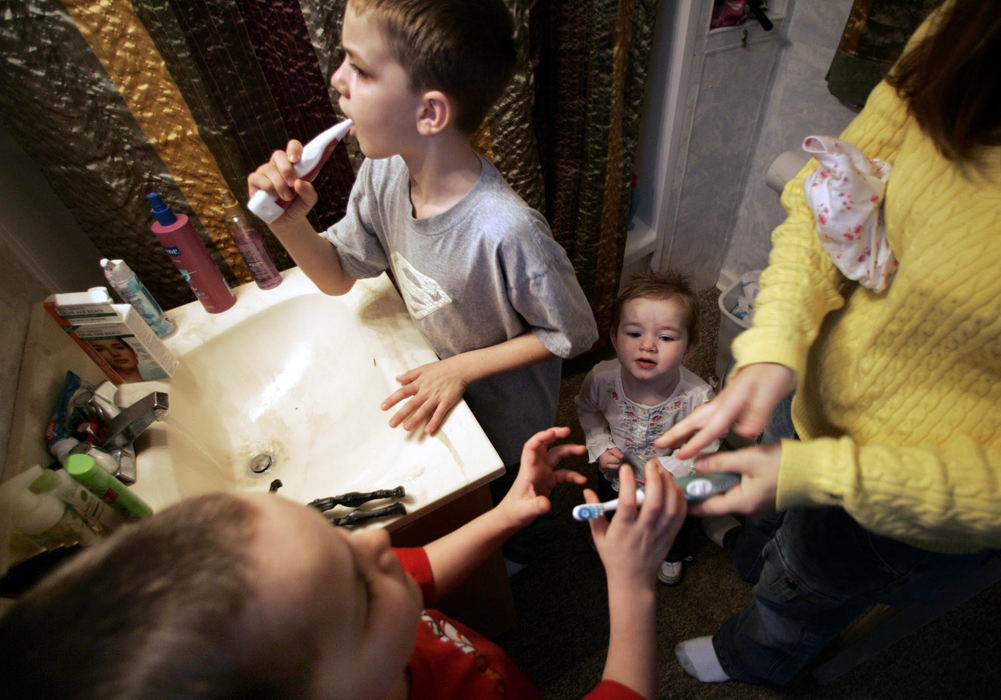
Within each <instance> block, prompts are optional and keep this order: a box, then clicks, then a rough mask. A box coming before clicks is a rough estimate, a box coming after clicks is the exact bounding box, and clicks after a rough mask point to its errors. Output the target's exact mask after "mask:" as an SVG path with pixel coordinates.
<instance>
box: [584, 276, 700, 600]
mask: <svg viewBox="0 0 1001 700" xmlns="http://www.w3.org/2000/svg"><path fill="white" fill-rule="evenodd" d="M610 334H611V340H612V346H613V347H614V348H615V355H616V357H615V359H613V360H605V361H604V362H599V363H598V364H597V365H595V366H594V367H593V368H592V369H591V371H590V372H588V374H587V376H586V377H584V382H583V384H582V385H581V388H580V392H579V393H578V395H577V397H576V399H575V402H576V405H577V416H578V418H579V420H580V424H581V427H582V428H583V430H584V437H585V440H586V442H587V451H588V457H589V458H590V459H591V460H592V461H597V462H598V471H599V475H600V477H599V479H598V490H599V491H598V492H599V495H600V496H601V497H602V499H603V500H606V499H607V498H614V492H615V491H617V490H618V476H617V474H618V470H619V468H620V467H621V466H622V464H623V460H624V457H625V456H626V455H627V454H628V455H629V457H631V458H632V459H633V460H634V461H635V462H636V469H637V470H638V472H639V473H638V474H637V476H638V478H639V479H640V480H641V481H642V480H645V478H646V476H648V475H649V471H645V470H644V468H643V465H646V464H647V463H648V461H649V460H651V459H654V460H657V461H658V462H659V463H660V465H661V466H662V467H663V468H664V469H667V470H668V471H669V472H671V474H672V475H674V476H675V477H679V476H688V475H690V474H693V473H694V467H693V466H692V465H693V462H694V460H693V459H686V460H679V459H677V458H675V457H673V456H672V455H671V452H670V450H663V449H658V448H656V447H654V445H653V441H654V440H655V439H656V438H658V437H660V436H661V435H662V434H663V433H664V431H665V430H667V429H668V428H669V427H671V426H672V425H674V424H675V423H677V422H678V421H680V420H681V419H682V418H684V417H685V416H687V415H688V414H689V413H691V412H692V411H693V410H694V409H695V408H696V407H698V406H701V405H702V404H704V403H706V402H707V401H709V399H711V398H712V396H713V390H712V388H711V387H710V386H709V385H708V384H706V383H705V382H704V381H702V380H701V379H699V377H697V376H696V375H695V374H694V373H692V372H691V371H690V370H688V369H686V368H685V367H683V366H682V365H681V363H682V361H683V360H684V359H685V358H686V357H688V356H689V355H690V354H691V353H692V351H693V350H694V348H695V345H696V343H697V342H698V297H697V296H696V295H695V293H694V292H693V291H692V289H691V287H690V286H689V284H688V282H687V280H686V279H685V278H684V277H682V276H680V275H675V274H664V275H653V274H646V275H639V276H637V277H635V278H633V279H632V280H630V281H629V282H627V283H626V284H625V285H624V286H623V287H622V289H621V291H620V292H619V295H618V298H617V299H616V301H615V306H614V307H613V309H612V324H611V329H610ZM718 447H719V442H718V441H717V442H715V443H713V444H712V445H711V447H710V450H716V449H717V448H718ZM686 529H687V530H690V527H687V528H686ZM688 534H689V533H687V532H686V533H684V535H683V536H681V537H678V538H677V540H676V541H675V544H674V547H672V549H671V551H670V553H669V554H668V556H667V559H665V560H664V562H663V564H661V566H660V571H659V572H658V574H657V578H658V579H659V580H660V581H661V582H662V583H665V584H668V585H674V584H676V583H678V582H679V581H680V580H681V576H682V573H683V564H682V562H683V560H684V558H685V557H687V556H689V555H690V551H689V547H688V546H687V545H686V543H685V540H686V539H687V537H686V535H688Z"/></svg>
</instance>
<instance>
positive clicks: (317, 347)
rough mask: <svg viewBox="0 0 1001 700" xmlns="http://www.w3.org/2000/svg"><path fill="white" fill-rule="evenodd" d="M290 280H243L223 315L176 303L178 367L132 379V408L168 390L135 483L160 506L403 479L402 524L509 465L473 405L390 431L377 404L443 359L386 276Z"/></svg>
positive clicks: (388, 484)
mask: <svg viewBox="0 0 1001 700" xmlns="http://www.w3.org/2000/svg"><path fill="white" fill-rule="evenodd" d="M284 278H285V279H284V282H283V283H282V284H281V285H280V286H278V287H277V288H275V289H272V290H261V289H258V288H257V286H256V285H255V284H253V283H251V284H247V285H243V286H241V287H239V288H238V289H236V290H234V291H235V293H236V295H237V303H236V305H234V306H233V307H232V308H231V309H229V310H228V311H225V312H223V313H221V314H214V315H211V314H207V313H206V312H205V311H204V310H203V309H202V307H201V305H200V304H199V303H198V302H192V303H191V304H187V305H185V306H182V307H179V308H177V309H174V310H172V311H170V312H169V315H170V316H171V317H172V318H173V319H174V320H175V322H176V323H177V325H178V328H179V330H178V332H177V334H176V335H175V336H174V337H172V338H168V339H167V340H166V341H165V342H166V344H167V346H168V348H170V350H171V351H173V352H174V353H175V354H176V355H177V356H178V359H179V360H180V364H179V368H178V371H177V372H176V374H175V375H174V376H173V377H172V378H171V380H170V381H168V382H143V383H140V384H132V385H124V386H123V387H122V388H121V390H120V393H119V402H120V403H123V404H128V403H130V402H132V401H134V400H136V399H138V398H141V397H142V396H144V395H145V394H147V393H149V391H151V390H153V389H159V390H163V391H166V392H167V393H168V394H169V403H170V408H169V411H168V417H167V419H166V421H163V422H159V423H155V424H153V426H151V427H150V428H149V429H148V430H147V431H146V433H144V434H143V435H142V436H141V437H140V439H139V440H138V441H137V447H138V449H139V452H138V457H137V471H138V481H137V482H136V484H135V485H134V486H132V489H133V490H134V491H135V492H136V493H137V494H138V495H139V496H140V497H142V498H143V499H144V500H146V501H147V502H148V503H149V504H150V505H151V506H152V507H153V508H154V510H156V509H159V508H162V507H164V506H166V505H168V504H170V503H173V502H175V501H177V500H179V499H180V498H183V497H185V496H191V495H195V494H199V493H203V492H207V491H216V490H223V491H266V490H268V487H269V485H270V484H271V482H272V481H273V480H274V479H280V480H281V482H282V486H281V489H280V491H279V492H280V493H281V494H282V495H284V496H286V497H288V498H292V499H294V500H297V501H300V502H304V503H305V502H308V501H311V500H313V499H315V498H321V497H326V496H333V495H336V494H340V493H344V492H348V491H371V490H374V489H380V488H393V487H396V486H401V485H402V486H403V487H404V488H405V489H406V492H407V494H408V495H407V498H406V499H405V501H404V503H405V505H406V507H407V511H408V514H407V515H406V516H403V517H401V518H397V519H395V520H393V521H388V522H383V523H381V524H385V525H387V526H388V527H390V528H391V529H395V528H397V527H399V526H401V525H403V524H405V523H408V522H410V521H412V520H414V519H416V518H417V517H420V515H422V514H423V513H425V512H427V511H428V510H431V509H434V508H436V507H438V506H440V505H442V504H444V503H445V502H447V501H449V500H451V499H452V498H455V497H458V496H460V495H462V494H464V493H467V492H469V491H471V490H473V489H475V488H478V487H479V486H481V485H483V484H485V483H487V482H488V481H490V480H491V479H493V478H495V477H496V476H497V475H499V474H500V473H501V471H502V464H501V460H500V458H499V457H498V456H497V453H496V452H495V451H494V449H493V447H492V446H491V445H490V442H489V441H488V440H487V438H486V436H485V435H484V434H483V431H482V430H481V429H480V426H479V425H478V424H477V422H476V420H475V419H474V418H473V416H472V413H471V412H470V411H469V409H468V407H467V406H466V404H465V403H460V404H459V405H458V406H456V407H455V409H454V410H453V411H452V413H451V415H450V416H449V418H448V420H447V421H446V423H445V425H444V426H443V428H442V429H441V430H439V431H438V434H437V435H435V436H434V437H427V436H425V435H423V433H422V432H418V433H407V432H406V431H404V430H403V429H401V428H396V429H391V428H390V427H389V426H388V421H389V418H390V416H391V415H392V412H384V411H382V410H380V409H379V403H380V402H381V401H382V400H383V399H384V398H386V397H387V396H388V395H389V394H390V393H391V392H392V391H393V390H394V389H395V388H396V387H397V386H398V384H397V382H396V381H395V379H394V378H395V377H396V376H397V375H399V374H400V373H402V372H403V371H405V370H407V369H409V368H412V367H416V366H418V365H420V364H423V363H426V362H431V361H433V360H434V359H435V355H434V353H433V352H432V351H431V349H430V348H429V347H428V345H427V344H426V342H425V341H424V339H423V338H422V337H421V335H420V333H419V332H418V331H417V329H416V328H415V327H414V326H413V324H412V322H411V320H410V317H409V315H408V314H407V311H406V308H405V307H404V305H403V302H402V300H401V299H400V297H399V295H398V294H397V292H396V290H395V289H394V288H393V285H392V284H391V282H390V281H389V280H388V278H387V277H386V276H385V275H383V276H381V277H379V278H376V279H374V280H362V281H359V282H358V283H356V284H355V287H354V289H352V291H351V292H350V293H349V294H347V295H345V296H342V297H330V296H326V295H324V294H322V293H321V292H319V291H318V290H317V289H316V287H315V286H314V285H313V284H312V282H310V281H309V279H308V278H307V277H306V276H305V275H304V274H303V273H302V272H301V271H300V270H299V269H298V268H295V269H292V270H288V271H286V272H285V273H284ZM258 455H269V456H270V457H271V458H272V460H273V464H272V466H271V467H270V468H269V469H268V470H267V471H266V472H265V473H264V474H263V475H260V476H256V475H254V474H252V472H251V471H250V468H249V465H250V462H251V460H252V459H254V458H255V457H257V456H258ZM378 505H384V503H381V502H380V503H372V504H371V507H376V506H378ZM344 512H347V511H346V510H338V511H336V513H337V514H343V513H344Z"/></svg>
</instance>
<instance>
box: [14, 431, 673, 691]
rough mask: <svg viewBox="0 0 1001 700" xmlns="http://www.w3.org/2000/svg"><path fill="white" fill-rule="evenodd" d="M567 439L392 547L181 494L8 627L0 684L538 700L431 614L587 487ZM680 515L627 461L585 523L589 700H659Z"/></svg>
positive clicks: (468, 636)
mask: <svg viewBox="0 0 1001 700" xmlns="http://www.w3.org/2000/svg"><path fill="white" fill-rule="evenodd" d="M569 434H570V430H569V428H550V429H548V430H544V431H542V432H539V433H537V434H535V435H534V436H533V437H532V438H531V439H529V441H528V442H527V443H525V447H524V450H523V452H522V458H521V468H520V470H519V472H518V476H517V478H516V479H515V481H514V484H513V485H512V487H511V489H510V490H509V492H508V494H507V495H506V496H505V497H504V499H503V500H502V501H501V502H500V503H499V504H497V506H495V507H494V508H492V509H491V510H489V511H487V512H486V513H484V514H482V515H480V516H479V517H477V518H475V519H474V520H472V521H470V522H469V523H467V524H465V525H463V526H462V527H460V528H459V529H458V530H455V531H454V532H451V533H449V534H448V535H445V536H444V537H441V538H439V539H437V540H435V541H434V542H431V543H430V544H428V545H426V546H425V547H422V548H418V549H401V550H394V549H392V548H391V547H390V544H389V535H388V534H387V532H386V531H385V530H384V529H381V528H369V529H366V530H363V531H360V532H348V531H347V530H344V529H342V528H338V527H332V526H331V525H330V522H329V520H327V519H326V518H325V517H324V516H323V515H322V514H321V513H320V512H319V511H317V510H315V509H313V508H309V507H307V506H303V505H300V504H298V503H295V502H293V501H290V500H287V499H285V498H283V497H281V496H279V495H277V494H263V493H257V494H207V495H204V496H199V497H195V498H190V499H187V500H185V501H182V502H180V503H178V504H176V505H174V506H171V507H170V508H167V509H165V510H163V511H162V512H160V513H157V514H156V515H154V516H153V517H151V518H148V519H146V520H143V521H140V522H138V523H136V524H133V525H129V526H127V527H125V528H123V529H122V530H120V531H119V532H117V533H116V534H115V535H113V536H112V537H110V538H109V539H108V540H106V541H105V542H102V543H100V544H98V545H95V546H94V547H91V548H88V549H87V550H85V551H83V552H81V553H80V554H78V555H76V556H75V557H74V558H73V559H72V560H71V561H69V562H68V564H67V565H66V566H64V567H62V568H60V569H58V570H57V571H56V572H55V573H53V574H52V575H50V576H49V577H48V578H46V579H45V580H44V581H43V582H42V583H41V584H39V585H38V586H37V587H36V588H35V589H34V590H33V591H31V592H30V593H29V594H28V595H26V596H25V597H24V598H23V599H22V600H21V601H19V602H18V604H17V605H15V606H14V607H13V609H11V611H9V612H8V613H7V614H6V615H5V616H4V617H3V618H2V619H0V659H3V664H4V683H5V687H6V688H8V689H14V691H15V695H17V696H18V697H37V696H39V695H46V696H62V695H72V696H74V697H85V698H86V697H95V698H97V697H100V698H117V697H122V698H127V697H158V696H166V695H170V696H173V697H187V698H197V697H317V698H327V697H338V698H342V697H350V698H432V697H433V698H448V697H457V698H460V697H461V698H469V697H475V698H482V697H502V696H506V697H509V698H524V697H538V692H537V691H536V690H535V689H534V688H533V687H532V685H531V683H529V681H528V680H527V679H526V678H525V677H524V676H523V675H522V674H521V673H520V672H519V671H518V670H517V669H516V668H515V666H514V664H513V662H512V661H511V659H510V658H508V656H507V655H506V654H505V653H504V652H503V651H502V650H501V649H500V648H499V647H497V646H496V645H494V644H492V643H491V642H489V641H488V640H486V639H485V638H483V637H481V636H480V635H479V634H477V633H476V632H474V631H473V630H470V629H469V628H467V627H465V626H464V625H462V624H460V623H458V622H455V621H453V620H450V619H449V618H448V617H446V616H444V615H442V614H441V613H439V612H436V611H433V610H427V609H425V608H426V607H427V606H428V605H429V604H433V602H434V601H435V600H436V599H438V598H440V597H441V596H442V595H444V594H445V593H447V592H448V591H449V590H451V589H452V588H453V587H454V586H455V585H456V584H457V583H459V582H460V581H462V580H463V579H464V578H465V577H466V576H467V575H468V574H469V573H470V572H471V571H473V570H474V569H475V568H477V567H478V566H479V565H480V564H481V563H482V562H483V561H484V560H485V559H486V557H487V556H488V555H489V554H490V553H491V552H493V551H495V550H496V548H497V547H499V546H500V545H501V544H502V543H503V542H504V540H505V539H507V538H508V537H509V536H510V535H512V534H513V533H515V532H516V531H518V530H519V529H520V528H522V527H524V526H526V525H528V524H529V523H531V522H532V521H533V520H535V518H536V517H538V516H539V515H542V514H543V513H546V512H548V511H549V509H550V502H549V498H548V496H549V494H550V493H551V492H552V489H553V487H554V486H556V485H557V484H560V483H574V484H583V483H584V482H585V477H584V476H583V475H582V474H578V473H577V472H573V471H569V470H562V469H555V467H556V465H557V464H558V463H559V462H560V460H562V459H563V458H564V457H567V456H570V455H581V454H583V453H584V450H585V448H584V446H583V445H559V446H556V447H552V448H551V449H550V446H551V445H552V444H553V443H554V442H555V441H556V440H559V439H563V438H566V437H567V436H568V435H569ZM584 495H585V499H586V500H587V501H588V502H591V503H595V502H597V500H598V499H597V496H596V495H595V494H594V492H592V491H590V490H585V494H584ZM686 510H687V509H686V505H685V500H684V497H683V495H682V494H681V490H680V489H679V488H678V487H677V486H676V485H675V484H674V483H673V482H672V481H671V477H670V476H669V475H668V474H667V472H665V471H664V470H661V469H650V470H648V472H647V483H646V493H645V501H644V503H643V507H642V509H639V508H638V507H637V505H636V483H635V479H634V477H633V474H632V472H631V470H630V469H629V468H628V467H624V468H623V469H622V470H621V472H620V491H619V509H618V512H617V515H616V517H615V518H614V519H613V520H612V521H611V522H609V521H606V520H605V519H603V518H598V519H596V520H592V521H590V523H591V531H592V535H593V537H594V541H595V545H596V547H597V550H598V553H599V555H600V556H601V559H602V562H603V564H604V565H605V572H606V576H607V580H608V599H609V614H610V621H611V624H610V638H609V649H608V657H607V661H606V663H605V669H604V673H603V676H602V681H601V683H600V684H599V685H598V687H597V688H595V690H594V691H593V692H592V693H591V695H590V697H592V698H636V697H648V698H650V697H654V696H655V694H656V678H655V666H656V663H655V662H656V635H655V630H656V610H655V600H656V590H655V588H656V583H655V578H656V572H657V569H658V567H659V565H660V562H661V561H663V558H664V556H665V554H666V553H667V550H668V549H669V548H670V546H671V542H672V541H673V539H674V536H675V534H676V533H677V531H678V528H679V527H680V526H681V523H682V521H683V520H684V517H685V514H686ZM567 517H569V514H567ZM97 590H106V591H108V592H109V595H94V591H97ZM112 592H113V594H112ZM81 649H85V650H86V653H80V650H81ZM43 660H44V663H43Z"/></svg>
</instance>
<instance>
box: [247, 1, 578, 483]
mask: <svg viewBox="0 0 1001 700" xmlns="http://www.w3.org/2000/svg"><path fill="white" fill-rule="evenodd" d="M445 18H447V21H445ZM341 40H342V46H343V49H344V53H345V58H344V62H343V63H342V64H341V66H340V67H339V68H338V69H337V71H336V72H335V73H334V75H333V77H332V79H331V84H332V85H333V87H334V88H335V89H336V90H337V91H338V92H339V93H340V95H341V97H340V100H339V105H340V107H341V109H342V110H343V111H344V113H345V114H346V115H347V116H348V117H350V118H352V119H353V120H354V126H353V127H352V133H353V134H354V135H355V136H356V138H357V139H358V142H359V145H360V147H361V150H362V152H363V153H364V154H365V155H366V156H367V158H368V159H367V160H366V161H365V162H364V163H363V164H362V167H361V169H360V171H359V173H358V178H357V180H356V182H355V185H354V188H353V189H352V191H351V197H350V200H349V203H348V211H347V214H346V216H345V217H344V219H342V220H341V221H339V222H338V223H337V224H335V225H334V226H332V227H331V228H330V229H329V230H328V231H326V232H324V233H323V234H321V235H317V233H316V231H314V230H313V228H312V226H311V225H310V224H309V222H308V221H307V220H306V214H307V212H308V211H309V209H310V208H311V207H312V206H313V204H314V203H315V202H316V192H315V190H314V189H313V188H312V186H311V185H310V184H309V183H308V182H306V181H304V180H299V179H297V178H296V176H295V173H294V171H293V169H292V164H293V163H294V162H296V161H298V160H299V158H300V157H301V154H302V145H301V144H300V143H299V142H298V141H290V142H289V145H288V148H287V150H286V151H276V152H275V153H274V154H273V155H272V157H271V160H270V161H268V162H267V163H265V164H264V165H262V166H261V167H260V168H258V169H257V171H255V172H254V173H252V174H251V175H250V177H248V185H249V189H250V191H251V194H253V192H254V191H256V190H258V189H264V190H267V191H269V192H273V193H275V194H276V195H277V196H279V197H281V198H282V199H284V200H286V201H289V202H291V204H290V205H289V207H288V208H287V209H286V211H285V214H283V215H282V216H281V217H279V218H278V219H277V220H276V221H274V222H273V223H271V224H270V227H271V230H272V231H273V232H274V233H275V235H276V236H277V237H278V238H279V240H281V242H282V244H283V245H284V246H285V247H286V248H287V249H288V251H289V253H290V254H291V255H292V257H293V258H294V259H295V261H296V263H297V264H298V265H299V266H300V267H302V268H303V271H305V272H306V274H307V275H308V276H309V277H310V278H311V279H312V280H313V281H314V282H315V283H316V284H317V286H318V287H320V289H322V290H323V291H325V292H327V293H329V294H343V293H345V292H347V291H348V290H350V289H351V287H352V285H353V284H354V281H355V280H356V279H361V278H365V277H373V276H376V275H378V274H380V273H381V272H383V271H386V270H388V271H390V273H391V274H392V275H393V277H394V279H395V280H396V282H397V284H398V286H399V288H400V291H401V293H402V295H403V298H404V300H405V301H406V304H407V308H408V309H409V311H410V314H411V316H412V317H413V318H414V322H415V323H416V324H417V326H418V327H419V328H420V330H421V332H422V333H423V334H424V337H425V338H426V339H427V340H428V342H429V343H430V345H431V346H432V347H433V348H434V350H435V352H436V353H437V354H438V356H439V358H441V359H440V360H439V361H438V362H434V363H431V364H428V365H424V366H421V367H417V368H414V369H412V370H410V371H408V372H406V373H404V374H403V375H401V376H400V377H399V381H400V383H401V385H402V386H401V387H400V389H398V390H397V391H395V392H394V393H393V394H391V395H390V396H389V397H387V398H386V399H385V400H384V401H383V403H382V407H383V408H384V409H387V410H388V409H390V408H391V407H393V406H397V405H399V406H398V408H397V410H396V413H395V414H394V415H393V416H392V418H391V419H390V425H393V426H394V427H395V426H397V425H401V424H402V425H403V427H404V428H405V429H406V430H414V429H416V428H418V427H420V426H421V425H424V426H425V428H424V429H425V431H426V432H427V433H429V434H431V433H434V432H435V431H436V430H437V429H438V427H439V426H440V425H441V423H442V421H443V420H444V418H445V416H446V415H447V414H448V412H449V411H450V410H451V408H452V407H453V406H454V405H455V404H456V403H457V402H458V401H459V400H460V399H461V398H462V397H463V395H465V398H466V401H467V402H468V403H469V405H470V408H471V409H472V410H473V412H474V414H475V415H476V417H477V419H478V420H479V422H480V423H481V425H482V426H483V429H484V431H485V432H486V433H487V435H488V437H489V438H490V439H491V441H492V442H493V444H494V446H495V448H496V449H497V451H498V452H499V453H500V456H501V458H502V459H503V460H504V463H505V464H515V463H517V461H518V459H519V457H520V451H521V446H522V444H524V442H525V441H526V440H527V439H528V437H530V436H531V435H532V434H534V433H535V432H537V431H539V430H541V429H543V428H546V427H548V426H550V425H551V424H552V422H553V419H554V417H555V409H556V399H557V394H558V391H559V377H560V363H561V358H569V357H573V356H574V355H577V354H579V353H581V352H583V351H585V350H587V349H588V348H589V347H590V346H591V345H592V344H593V343H594V341H595V340H596V339H597V330H596V328H595V323H594V318H593V316H592V314H591V310H590V307H589V305H588V303H587V300H586V298H585V297H584V294H583V292H582V291H581V288H580V285H579V284H578V283H577V280H576V277H575V276H574V272H573V268H572V266H571V265H570V261H569V260H568V258H567V256H566V253H565V252H564V251H563V249H562V248H560V246H559V245H558V244H557V243H556V242H555V241H554V240H553V238H552V235H551V233H550V231H549V227H548V225H547V224H546V222H545V219H544V218H543V217H542V216H541V215H540V214H539V213H538V212H536V211H534V210H532V209H530V208H529V207H528V206H527V205H526V204H525V203H524V201H522V200H521V198H520V197H518V195H517V194H515V193H514V191H513V190H512V189H511V188H510V187H509V186H508V185H507V183H506V182H504V179H503V178H502V177H501V175H500V174H499V173H498V172H497V170H496V168H494V167H493V166H492V165H491V164H490V163H489V162H487V161H486V160H484V159H483V158H481V157H480V156H478V155H477V154H476V153H475V152H474V151H473V149H472V147H471V146H470V143H469V136H470V134H472V133H473V131H474V130H475V129H476V128H477V126H478V125H479V123H480V122H481V121H482V119H483V117H484V115H485V114H486V112H487V110H488V109H489V108H490V106H491V105H492V104H493V103H494V102H495V101H496V99H497V98H498V97H499V96H500V94H501V93H502V91H503V90H504V87H505V86H506V84H507V81H508V79H509V77H510V75H511V73H512V70H513V66H514V58H515V53H514V43H513V24H512V20H511V17H510V14H509V13H508V11H507V9H506V8H505V7H504V5H503V3H502V2H500V0H490V1H489V2H482V3H469V2H467V1H466V0H435V1H434V2H432V1H431V0H427V1H425V2H418V3H412V2H408V3H402V2H399V1H398V0H378V1H375V0H349V2H348V4H347V7H346V9H345V13H344V22H343V27H342V36H341ZM331 244H332V245H331Z"/></svg>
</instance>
